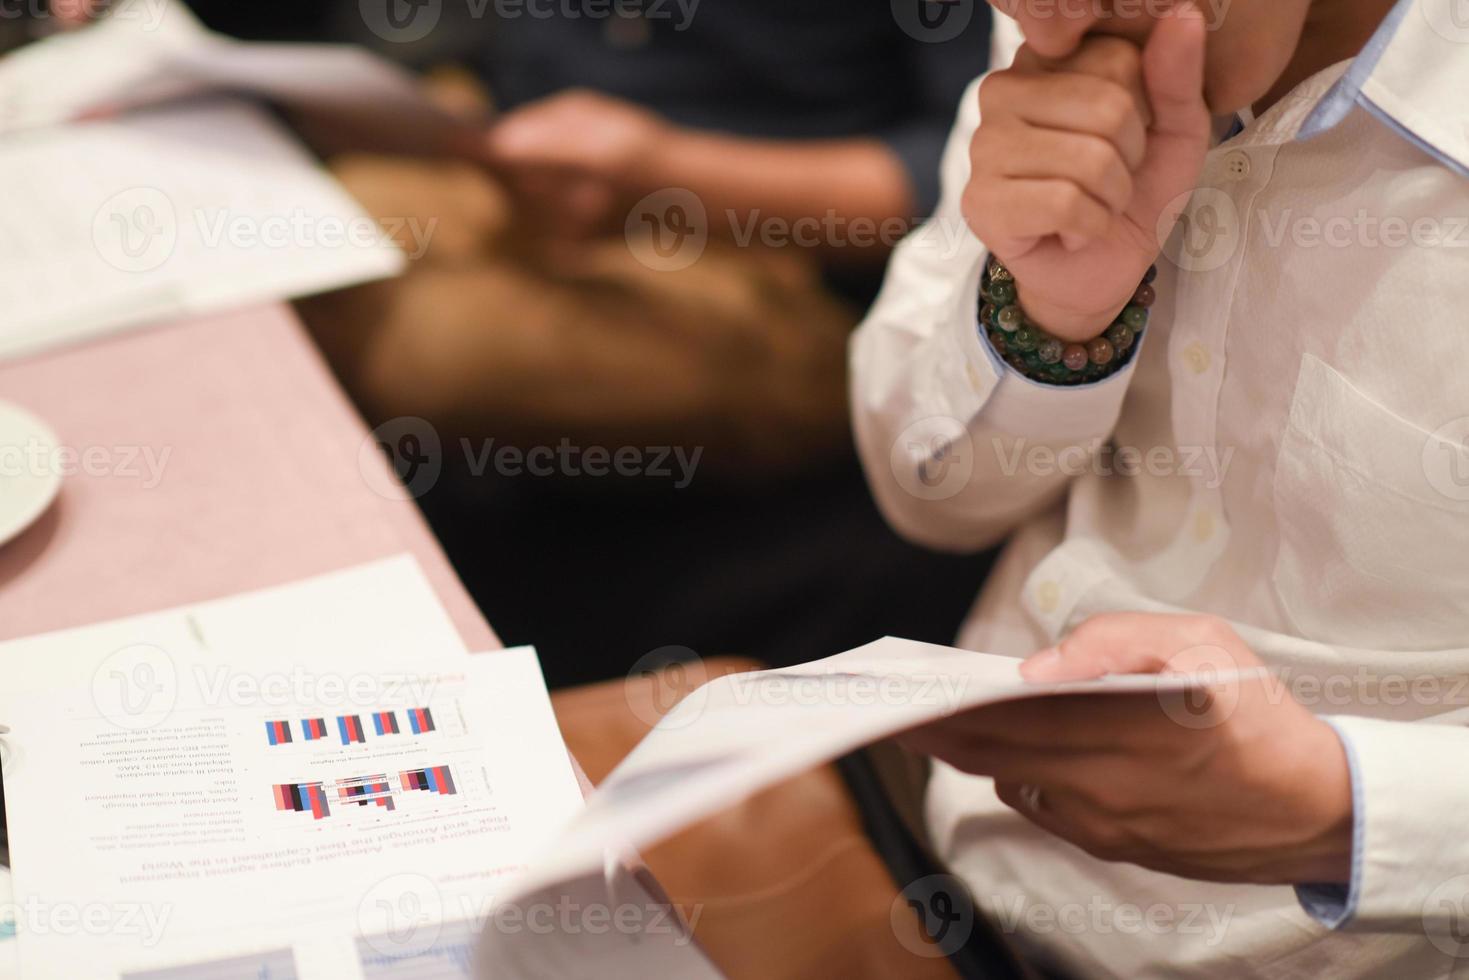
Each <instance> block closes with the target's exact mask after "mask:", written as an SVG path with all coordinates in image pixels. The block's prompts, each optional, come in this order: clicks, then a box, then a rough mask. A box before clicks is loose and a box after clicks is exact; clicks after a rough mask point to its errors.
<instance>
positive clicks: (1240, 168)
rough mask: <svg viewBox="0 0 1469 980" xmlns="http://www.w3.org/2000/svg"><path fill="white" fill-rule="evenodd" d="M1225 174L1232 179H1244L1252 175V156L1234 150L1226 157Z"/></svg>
mask: <svg viewBox="0 0 1469 980" xmlns="http://www.w3.org/2000/svg"><path fill="white" fill-rule="evenodd" d="M1224 175H1225V176H1226V177H1228V178H1229V179H1230V180H1244V179H1245V178H1246V177H1248V176H1249V175H1250V158H1249V157H1248V156H1247V155H1245V154H1244V153H1241V152H1240V151H1239V150H1234V151H1233V152H1231V153H1230V154H1229V155H1228V156H1226V157H1225V158H1224Z"/></svg>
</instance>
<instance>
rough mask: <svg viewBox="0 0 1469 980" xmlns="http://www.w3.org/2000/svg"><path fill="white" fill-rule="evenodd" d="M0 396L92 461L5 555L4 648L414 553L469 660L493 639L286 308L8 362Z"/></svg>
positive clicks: (1, 553)
mask: <svg viewBox="0 0 1469 980" xmlns="http://www.w3.org/2000/svg"><path fill="white" fill-rule="evenodd" d="M0 398H4V399H6V400H9V401H13V402H17V403H19V404H21V405H23V406H25V407H26V408H28V409H30V410H31V411H32V412H34V413H35V414H37V415H39V416H40V417H41V418H43V419H45V420H46V421H47V422H48V423H49V424H50V425H51V427H52V428H53V429H55V430H56V432H57V434H58V435H59V436H60V438H61V441H62V443H63V445H65V446H67V447H69V448H72V449H75V450H77V451H78V453H85V452H86V451H88V450H92V454H91V460H92V465H91V467H90V468H91V469H92V471H93V472H92V473H91V474H88V473H83V472H79V473H76V474H75V475H72V476H68V477H67V478H66V480H65V483H64V485H63V488H62V491H61V496H60V499H59V500H58V501H57V503H56V505H55V506H54V507H52V509H51V510H50V511H49V512H48V513H47V514H46V515H45V517H43V518H42V519H41V520H40V521H39V522H38V523H37V524H36V525H34V526H33V527H31V528H30V530H28V531H27V532H25V534H23V535H22V536H21V537H19V538H17V539H16V540H15V541H13V542H11V543H10V544H8V545H3V546H0V640H3V639H12V638H14V637H18V636H25V635H28V634H31V633H38V632H43V631H48V630H53V629H60V628H62V627H67V626H78V625H81V624H84V623H90V622H96V621H100V620H106V619H113V618H116V617H119V616H125V615H131V614H134V613H143V612H149V611H152V610H156V609H164V608H168V607H170V606H176V605H180V604H183V603H188V602H194V601H198V600H202V599H211V598H215V597H218V596H224V595H230V594H232V593H235V592H241V591H245V590H248V589H255V588H261V587H264V586H269V585H276V584H280V583H282V582H288V581H291V580H294V579H299V578H305V577H307V576H310V575H314V574H318V573H321V572H327V571H331V570H333V569H337V568H342V567H345V566H348V565H354V564H357V563H360V562H364V561H370V560H372V559H375V558H382V557H386V556H388V555H393V554H398V553H400V552H404V551H407V552H410V553H412V554H413V555H414V556H416V557H417V559H418V561H419V563H420V565H422V567H423V569H424V572H425V573H426V574H427V575H428V577H429V579H430V581H431V582H432V583H433V585H434V587H435V589H436V591H437V592H438V595H439V597H440V599H441V600H442V602H443V603H444V605H445V607H446V608H447V609H448V611H449V613H450V615H451V616H452V618H453V620H454V622H455V624H456V625H457V626H458V628H459V632H460V633H461V634H462V635H463V637H464V641H465V643H466V644H467V645H468V646H469V647H470V649H472V650H481V649H488V648H492V647H498V646H499V642H498V640H497V639H496V638H495V635H494V633H493V632H492V631H491V629H490V627H489V625H488V624H487V623H486V622H485V621H484V619H483V618H482V617H481V616H480V614H479V612H478V611H477V610H476V609H475V607H474V605H473V603H472V602H471V601H470V599H469V596H468V594H467V593H466V592H465V591H464V589H463V587H462V586H461V585H460V583H459V581H458V579H457V578H456V577H455V575H454V572H453V570H452V569H451V568H450V566H449V564H448V562H447V561H446V560H445V558H444V556H443V554H442V552H440V550H439V548H438V544H437V543H436V542H435V541H434V539H433V536H432V534H431V533H430V532H429V530H428V527H427V525H426V524H425V523H424V521H423V518H422V517H421V515H420V514H419V512H418V509H417V507H415V506H414V505H413V504H412V503H411V502H406V501H402V500H391V499H387V498H386V497H384V496H382V495H380V494H379V493H378V492H376V491H374V490H373V489H372V487H371V486H369V484H368V481H367V480H366V479H364V477H363V474H362V471H361V469H360V468H359V457H358V453H359V450H360V448H361V446H362V444H363V440H364V439H366V438H367V431H366V427H365V426H364V425H363V424H362V421H361V419H360V418H358V416H357V414H356V413H355V411H354V410H353V409H352V407H351V405H350V404H349V403H348V402H347V400H346V399H345V397H344V396H343V395H342V392H341V391H340V389H339V388H338V387H337V385H336V382H335V381H334V379H333V378H332V377H331V373H330V372H329V370H328V369H327V367H326V366H325V364H324V363H323V362H322V361H321V359H320V357H319V356H318V355H317V353H316V351H315V349H314V348H313V347H312V346H311V343H310V341H309V340H308V339H307V337H306V335H305V333H304V331H303V330H302V328H301V326H300V324H299V323H298V322H297V321H296V319H295V316H294V315H293V314H292V312H291V311H290V309H289V308H288V307H285V306H269V307H263V308H259V309H252V310H247V311H241V312H237V313H232V314H227V315H222V316H213V317H209V318H207V319H201V320H195V321H190V322H184V323H178V324H173V325H170V326H166V327H159V328H155V329H149V330H142V331H137V332H131V333H126V334H122V335H118V336H116V337H111V338H108V339H105V340H101V341H97V342H94V343H90V344H87V345H85V346H82V347H77V348H73V349H68V350H61V351H56V352H53V353H49V354H45V355H41V356H38V357H33V358H29V359H27V360H24V361H19V362H15V363H10V364H3V365H0ZM149 454H151V459H152V460H153V461H154V464H155V469H157V472H159V473H161V479H158V480H157V484H156V486H155V485H151V484H152V483H153V480H152V478H151V475H150V472H149V468H148V466H147V462H146V461H147V460H148V459H149V458H150V456H149ZM103 461H105V465H103V466H99V465H97V464H98V463H100V462H103ZM373 462H375V461H373ZM160 463H161V468H160V467H158V464H160ZM383 465H386V464H383ZM103 470H105V472H103Z"/></svg>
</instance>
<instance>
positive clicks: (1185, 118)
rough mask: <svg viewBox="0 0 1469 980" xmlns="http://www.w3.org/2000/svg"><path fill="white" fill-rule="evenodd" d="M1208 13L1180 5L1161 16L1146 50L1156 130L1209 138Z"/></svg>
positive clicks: (1147, 81) (1144, 58)
mask: <svg viewBox="0 0 1469 980" xmlns="http://www.w3.org/2000/svg"><path fill="white" fill-rule="evenodd" d="M1204 45H1205V29H1204V16H1203V14H1202V13H1200V12H1199V9H1198V7H1196V6H1194V4H1193V3H1191V2H1187V0H1185V2H1184V3H1181V4H1179V5H1178V6H1176V7H1174V8H1173V9H1172V10H1170V11H1169V12H1168V13H1167V14H1166V15H1165V16H1163V17H1161V18H1159V20H1158V24H1157V26H1156V27H1154V28H1153V33H1152V36H1151V37H1149V38H1148V43H1147V47H1146V48H1144V49H1143V53H1142V70H1143V86H1144V89H1145V90H1146V92H1147V98H1148V104H1149V105H1150V106H1152V110H1153V124H1152V127H1151V132H1153V133H1156V134H1160V135H1171V136H1186V137H1190V138H1194V137H1200V136H1202V137H1204V138H1207V137H1208V133H1209V109H1208V106H1207V105H1206V104H1205V102H1204Z"/></svg>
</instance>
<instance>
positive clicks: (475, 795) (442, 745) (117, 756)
mask: <svg viewBox="0 0 1469 980" xmlns="http://www.w3.org/2000/svg"><path fill="white" fill-rule="evenodd" d="M0 657H3V658H4V662H5V664H6V672H7V685H6V690H5V691H4V693H3V694H0V717H3V718H4V719H5V720H6V723H7V724H9V725H10V726H11V727H12V729H13V731H12V733H11V734H10V735H7V736H5V738H4V743H5V753H6V755H5V762H4V778H5V788H6V801H7V804H8V812H9V828H10V839H11V845H12V851H11V855H12V861H13V867H14V872H15V890H16V898H17V904H16V906H15V909H16V913H17V914H16V919H17V921H16V929H17V932H18V939H17V945H18V947H19V949H18V952H19V957H20V958H19V966H20V975H22V976H25V977H27V978H42V980H49V978H56V980H63V978H64V980H94V978H97V980H102V978H105V980H166V978H190V980H200V978H205V980H208V978H215V977H218V978H219V980H235V978H240V977H254V978H265V977H269V978H274V980H282V978H286V980H291V978H299V980H354V978H362V980H389V978H409V977H415V978H427V977H441V978H451V977H452V978H468V977H470V976H471V963H472V961H473V960H474V958H475V956H476V947H477V945H478V942H479V940H478V936H479V934H480V932H481V931H485V932H487V933H490V934H493V933H494V932H496V931H497V930H498V931H502V932H506V933H507V934H510V935H512V936H514V935H518V934H521V933H524V934H526V935H532V936H534V937H535V938H537V939H538V940H540V941H538V942H537V943H536V944H535V949H534V950H531V951H527V950H526V949H525V948H518V951H517V954H516V955H518V956H524V955H531V956H533V957H535V958H537V960H539V959H542V958H544V957H547V956H549V957H553V958H554V957H555V956H557V955H564V954H563V953H558V952H557V950H556V948H555V944H554V942H553V943H552V945H551V946H550V947H549V948H548V947H547V946H546V941H547V939H548V933H547V931H546V930H545V929H542V928H540V925H539V919H537V920H536V921H537V929H536V931H535V932H534V933H531V932H530V931H529V930H530V925H529V923H528V920H527V918H526V917H525V914H526V911H527V910H525V909H521V910H519V912H518V914H517V916H516V917H515V918H514V919H511V918H508V917H507V916H506V915H505V913H503V912H500V911H499V904H500V902H501V901H502V900H503V899H504V897H505V895H506V891H507V887H508V883H509V882H510V881H511V880H512V879H513V878H515V877H517V876H520V875H523V874H525V873H526V872H527V871H528V868H529V861H530V859H531V857H532V856H533V855H534V854H536V853H538V852H539V851H540V850H541V849H543V848H544V847H545V846H547V844H548V843H549V842H550V841H551V840H552V839H553V838H554V837H555V835H556V834H557V833H558V832H559V830H560V829H561V828H562V827H564V826H565V825H566V824H567V823H568V822H569V821H570V820H571V819H572V817H573V816H574V815H575V814H576V813H577V812H578V811H579V810H580V808H581V805H582V804H581V791H580V788H579V785H578V782H577V780H576V777H575V775H574V772H573V769H572V767H571V762H570V759H569V757H568V756H567V754H566V749H565V746H564V744H563V743H562V741H561V738H560V734H559V732H558V730H557V727H556V722H555V718H554V717H553V715H552V712H551V706H550V701H549V698H548V696H547V693H546V690H545V686H544V683H543V681H542V679H541V675H540V671H539V667H538V665H537V662H536V658H535V654H534V652H533V651H531V650H529V649H521V650H510V651H502V652H496V653H488V654H483V655H476V656H470V655H469V654H468V653H466V651H465V650H464V649H463V647H462V645H460V644H459V642H458V640H457V637H456V634H455V632H454V629H453V627H452V625H451V624H450V623H449V621H448V619H447V617H446V616H445V615H444V613H443V611H442V609H441V607H440V606H439V605H438V603H437V601H436V600H435V599H434V597H433V594H432V592H431V590H430V588H429V586H428V584H427V582H426V581H425V580H424V579H423V576H422V575H421V573H419V571H418V568H417V565H416V564H414V563H413V562H412V561H411V560H410V559H396V560H392V561H388V562H384V563H378V564H375V565H370V566H365V567H363V568H360V569H355V570H351V571H348V572H344V573H338V574H335V575H331V576H326V577H323V578H320V579H316V580H311V581H307V582H303V583H299V584H297V585H293V586H289V587H283V588H279V589H273V590H269V591H266V592H261V593H256V594H251V595H246V596H240V597H236V598H232V599H226V600H220V601H216V602H209V603H203V604H200V605H196V606H191V607H186V608H181V609H177V610H172V611H169V612H164V613H158V614H153V615H148V616H142V617H137V618H133V619H127V620H121V621H118V622H113V623H104V624H100V625H97V626H92V627H85V628H81V629H75V630H67V631H64V632H60V633H54V634H48V635H45V636H39V637H34V638H30V639H26V640H20V641H15V642H12V643H9V644H5V645H4V646H0ZM590 884H591V885H593V886H595V887H594V888H593V889H592V890H591V891H587V890H585V887H583V890H582V891H580V892H578V893H577V894H579V895H581V896H582V897H581V899H580V901H583V902H598V903H601V905H602V906H603V907H607V905H608V903H609V901H610V900H609V898H608V894H609V892H608V886H607V885H606V884H605V883H604V880H603V878H602V877H601V875H600V874H599V875H598V876H597V877H596V878H595V879H594V881H592V882H591V883H590ZM614 887H617V888H618V889H620V890H621V892H622V893H624V894H626V895H629V896H637V897H636V898H627V899H626V900H627V901H637V902H640V903H642V906H643V907H647V908H649V909H651V908H653V907H654V906H655V905H656V903H655V902H654V900H653V899H651V898H650V897H649V896H648V895H647V894H646V893H645V892H642V891H640V890H638V889H636V888H634V889H633V890H631V891H628V890H627V889H628V888H629V886H628V885H627V883H625V882H624V883H620V884H619V883H614ZM566 894H568V892H567V890H565V889H563V890H560V891H558V892H557V893H556V897H555V898H554V899H548V900H547V901H548V905H547V907H548V909H551V910H552V914H551V918H550V919H548V920H547V921H549V922H551V923H553V924H555V923H559V921H560V919H559V918H558V917H557V916H559V915H562V914H564V913H560V912H556V911H555V909H556V907H557V903H562V902H564V901H566V899H565V895H566ZM621 900H623V899H619V901H621ZM662 914H663V915H664V916H665V918H666V917H667V914H668V913H667V910H666V909H665V910H664V911H663V913H662ZM671 921H672V922H674V924H675V925H676V924H677V920H671ZM660 939H662V940H664V941H662V942H660V941H659V940H660ZM687 944H688V937H687V936H686V935H685V934H684V933H682V931H681V930H679V929H677V928H673V929H671V930H670V931H668V932H667V933H666V935H657V934H640V935H635V936H628V935H625V934H617V933H613V934H611V935H609V936H603V937H600V938H599V942H598V949H597V950H595V951H593V953H594V955H592V956H591V957H590V958H588V959H587V961H586V962H587V965H588V968H591V967H592V966H593V965H596V964H600V965H601V967H605V966H606V965H607V963H608V962H613V963H615V962H616V960H617V958H618V957H623V958H625V959H629V960H631V959H636V961H637V965H635V966H630V967H629V968H628V970H627V971H626V972H625V973H624V975H628V976H645V975H650V974H648V973H647V972H646V969H645V968H646V967H647V966H648V964H649V963H652V964H655V965H656V964H657V963H658V962H659V958H660V957H673V958H674V959H673V960H672V962H674V963H675V964H677V963H680V962H681V963H686V964H687V963H692V964H693V967H692V968H691V969H679V968H677V967H675V972H674V973H672V974H669V975H674V976H679V975H692V976H700V975H705V976H707V975H709V974H708V972H707V967H706V966H705V965H704V963H703V960H702V957H700V956H698V955H697V954H696V953H693V952H692V951H691V950H689V949H687ZM612 975H616V974H612Z"/></svg>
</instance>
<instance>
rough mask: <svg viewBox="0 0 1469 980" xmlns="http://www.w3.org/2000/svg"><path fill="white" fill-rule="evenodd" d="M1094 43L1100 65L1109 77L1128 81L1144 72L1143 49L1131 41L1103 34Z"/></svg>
mask: <svg viewBox="0 0 1469 980" xmlns="http://www.w3.org/2000/svg"><path fill="white" fill-rule="evenodd" d="M1092 43H1093V49H1094V50H1095V52H1096V56H1097V58H1098V65H1099V66H1100V67H1101V68H1102V70H1103V71H1105V72H1106V73H1107V74H1108V76H1109V77H1112V78H1115V79H1117V80H1118V81H1121V82H1128V81H1131V80H1132V79H1134V78H1136V77H1137V76H1138V75H1140V74H1141V73H1142V66H1143V56H1142V49H1141V48H1139V47H1138V46H1137V45H1136V44H1133V43H1132V42H1131V41H1128V40H1126V39H1125V38H1120V37H1111V36H1107V35H1102V36H1099V37H1097V38H1096V39H1095V40H1094V41H1093V42H1092Z"/></svg>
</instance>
